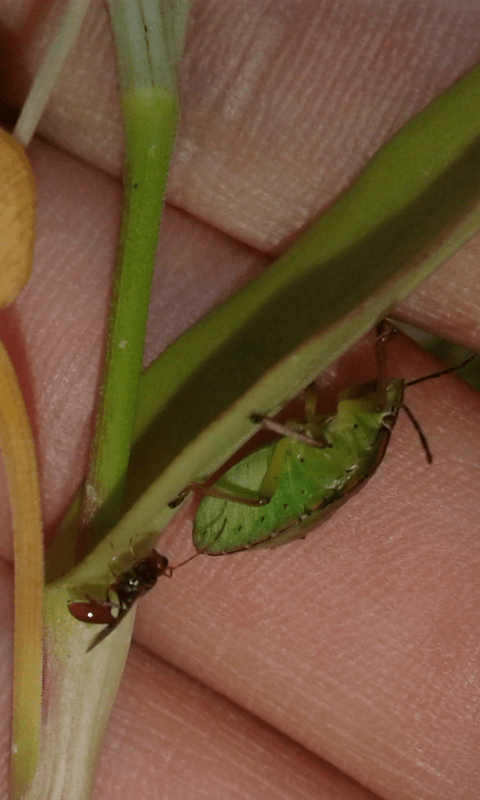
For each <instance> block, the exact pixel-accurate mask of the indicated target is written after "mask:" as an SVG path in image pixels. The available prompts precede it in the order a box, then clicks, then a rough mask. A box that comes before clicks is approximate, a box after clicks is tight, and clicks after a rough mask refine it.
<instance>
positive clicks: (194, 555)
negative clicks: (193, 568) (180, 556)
mask: <svg viewBox="0 0 480 800" xmlns="http://www.w3.org/2000/svg"><path fill="white" fill-rule="evenodd" d="M203 555H204V554H203V553H194V554H193V556H190V557H189V558H186V559H185V561H180V564H175V565H174V566H173V567H170V569H171V570H172V572H173V570H175V569H178V568H179V567H183V565H184V564H188V562H189V561H193V559H194V558H196V557H197V556H203Z"/></svg>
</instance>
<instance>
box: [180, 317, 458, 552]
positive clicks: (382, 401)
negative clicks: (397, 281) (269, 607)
mask: <svg viewBox="0 0 480 800" xmlns="http://www.w3.org/2000/svg"><path fill="white" fill-rule="evenodd" d="M392 331H393V329H392V327H391V326H388V324H386V323H382V324H381V326H379V328H378V337H377V344H376V348H375V352H376V357H377V362H378V365H379V377H378V379H377V380H376V381H373V382H370V383H364V384H361V385H359V386H354V387H350V388H348V389H346V390H344V391H343V392H341V393H340V395H339V397H338V403H337V409H336V411H335V413H333V414H328V415H318V414H316V400H317V397H316V391H315V390H314V389H313V388H312V387H308V389H307V390H306V392H305V421H304V422H302V421H298V420H292V421H290V422H288V423H286V425H279V424H278V423H276V422H275V421H274V420H271V419H270V418H268V417H263V416H260V415H252V419H253V420H254V421H256V422H259V423H261V424H262V425H263V426H264V427H266V428H269V429H270V430H272V431H275V432H276V433H278V434H280V435H281V437H282V438H280V439H279V440H277V441H275V442H272V443H270V444H267V445H265V446H263V447H260V448H259V449H258V450H255V451H254V452H253V453H251V454H250V455H249V456H247V457H246V458H244V459H242V460H241V461H239V462H238V463H237V464H235V465H234V466H233V467H231V468H230V469H229V470H228V471H227V472H225V473H224V474H223V475H222V476H221V477H220V478H219V479H218V480H217V481H216V482H215V483H214V484H213V485H212V486H202V485H200V484H193V485H192V487H189V488H191V489H194V490H195V491H199V492H201V493H202V494H203V495H204V496H203V498H202V500H201V501H200V503H199V506H198V509H197V512H196V516H195V522H194V529H193V542H194V545H195V547H196V549H197V551H198V552H200V553H206V554H208V555H222V554H227V553H234V552H238V551H241V550H247V549H252V548H260V547H276V546H278V545H280V544H285V543H287V542H290V541H292V540H294V539H297V538H303V537H304V536H305V535H306V533H308V531H309V530H310V529H311V528H313V527H316V526H317V525H318V524H319V522H320V521H324V520H325V519H326V518H327V517H328V516H330V515H331V514H332V513H333V512H334V511H336V510H337V509H338V507H339V506H340V505H341V504H342V503H344V502H345V501H346V500H348V499H349V497H350V496H351V495H352V493H354V492H355V491H358V490H359V489H360V488H361V487H362V486H363V484H364V483H365V482H366V481H367V480H368V478H370V477H371V476H372V475H373V473H374V472H375V470H376V469H377V467H378V466H379V464H380V462H381V461H382V459H383V456H384V454H385V451H386V448H387V445H388V442H389V438H390V434H391V432H392V429H393V426H394V425H395V422H396V420H397V416H398V412H399V410H400V408H403V409H404V410H405V411H406V413H407V415H408V417H409V418H410V420H411V422H412V423H413V425H414V426H415V428H416V430H417V432H418V434H419V436H420V439H421V443H422V446H423V448H424V450H425V454H426V457H427V460H428V461H429V462H431V461H432V457H431V454H430V450H429V447H428V444H427V441H426V439H425V437H424V435H423V433H422V431H421V428H420V426H419V425H418V423H417V422H416V420H415V418H414V417H413V415H412V413H411V412H410V410H409V409H408V408H407V407H406V406H405V404H404V402H403V392H404V388H405V386H412V385H413V384H415V383H419V382H421V381H424V380H427V379H431V378H435V377H439V376H440V375H444V374H447V373H449V372H453V371H455V370H456V369H459V368H460V366H464V364H465V363H467V361H470V360H471V359H472V358H474V356H472V357H470V358H469V359H467V360H466V361H465V362H463V363H462V364H461V365H459V366H457V367H453V368H449V369H445V370H442V371H441V372H436V373H434V374H432V375H427V376H424V377H423V378H418V379H417V380H414V381H410V382H409V383H405V382H404V381H403V380H399V379H387V378H386V377H385V359H384V353H383V349H382V348H383V347H384V344H385V342H386V341H387V339H388V338H389V336H390V334H391V333H392Z"/></svg>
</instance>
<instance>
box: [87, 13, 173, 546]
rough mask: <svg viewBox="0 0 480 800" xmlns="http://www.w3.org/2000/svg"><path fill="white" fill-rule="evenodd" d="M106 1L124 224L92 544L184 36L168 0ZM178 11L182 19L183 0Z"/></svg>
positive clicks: (157, 209)
mask: <svg viewBox="0 0 480 800" xmlns="http://www.w3.org/2000/svg"><path fill="white" fill-rule="evenodd" d="M109 7H110V14H111V21H112V28H113V33H114V38H115V47H116V51H117V62H118V69H119V79H120V98H121V104H122V113H123V122H124V136H125V169H124V198H123V214H122V227H121V233H120V241H119V247H118V251H117V258H116V265H115V275H114V281H113V289H112V297H111V305H110V312H109V321H108V334H107V344H106V350H105V359H104V366H103V373H102V379H101V386H100V394H99V403H98V409H97V417H96V425H95V436H94V441H93V446H92V452H91V461H90V467H89V472H88V477H87V481H86V486H85V498H84V503H83V510H82V522H83V525H88V524H89V523H90V522H91V520H92V518H93V517H95V521H94V523H93V525H92V526H90V528H89V530H88V536H89V539H90V540H91V541H97V540H98V539H99V538H100V537H101V536H102V534H103V533H104V532H105V531H106V530H108V528H110V527H111V526H112V525H113V524H114V523H115V522H116V521H117V519H118V516H119V514H120V510H121V503H122V496H123V488H124V483H125V475H126V470H127V466H128V459H129V453H130V446H131V438H132V430H133V425H134V418H135V407H136V401H137V392H138V383H139V380H140V374H141V365H142V353H143V343H144V337H145V328H146V321H147V312H148V302H149V295H150V287H151V281H152V273H153V266H154V259H155V252H156V246H157V239H158V230H159V225H160V217H161V210H162V204H163V195H164V191H165V184H166V180H167V174H168V165H169V161H170V156H171V152H172V148H173V143H174V138H175V132H176V126H177V120H178V92H177V81H176V67H177V62H178V58H179V52H180V51H179V50H178V44H179V42H181V43H183V35H182V36H180V35H179V34H178V32H177V30H178V22H176V21H175V16H174V14H173V12H172V7H171V4H169V3H163V4H162V3H160V4H158V3H157V2H154V0H152V1H149V2H147V0H138V1H137V2H133V0H111V2H110V4H109ZM180 9H181V14H180V16H181V21H182V20H183V23H185V19H186V18H185V4H184V3H183V2H182V3H181V4H180ZM180 28H181V30H183V28H182V27H181V26H180ZM169 34H170V37H169ZM172 37H173V39H174V41H173V43H172V41H171V38H172ZM91 541H90V542H89V545H90V544H91ZM83 545H84V546H85V543H83Z"/></svg>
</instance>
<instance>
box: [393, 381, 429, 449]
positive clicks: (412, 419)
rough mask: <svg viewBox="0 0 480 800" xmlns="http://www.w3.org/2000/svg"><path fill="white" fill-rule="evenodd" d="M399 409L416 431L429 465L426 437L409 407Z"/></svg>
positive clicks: (404, 406)
mask: <svg viewBox="0 0 480 800" xmlns="http://www.w3.org/2000/svg"><path fill="white" fill-rule="evenodd" d="M420 380H421V379H420ZM407 386H409V384H407ZM401 407H402V408H403V410H404V411H405V413H406V415H407V417H408V419H409V420H410V422H411V423H412V425H413V427H414V428H415V430H416V431H417V433H418V436H419V438H420V443H421V445H422V447H423V449H424V451H425V455H426V457H427V461H428V463H429V464H431V463H432V461H433V457H432V453H431V450H430V447H429V446H428V442H427V437H426V436H425V434H424V432H423V431H422V429H421V427H420V423H419V422H417V420H416V419H415V417H414V416H413V414H412V412H411V411H410V409H409V407H408V406H406V405H405V403H402V404H401Z"/></svg>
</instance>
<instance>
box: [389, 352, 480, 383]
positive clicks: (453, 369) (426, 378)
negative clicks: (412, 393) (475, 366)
mask: <svg viewBox="0 0 480 800" xmlns="http://www.w3.org/2000/svg"><path fill="white" fill-rule="evenodd" d="M474 358H477V355H476V353H474V354H473V356H468V358H465V359H464V360H463V361H462V363H461V364H457V366H456V367H447V369H441V370H440V371H439V372H432V374H431V375H424V376H423V378H416V380H414V381H408V383H406V384H405V386H414V385H415V384H416V383H422V382H423V381H429V380H431V378H440V377H441V376H442V375H449V374H450V372H457V371H458V370H459V369H463V367H466V366H467V364H470V363H471V362H472V361H473V359H474Z"/></svg>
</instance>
